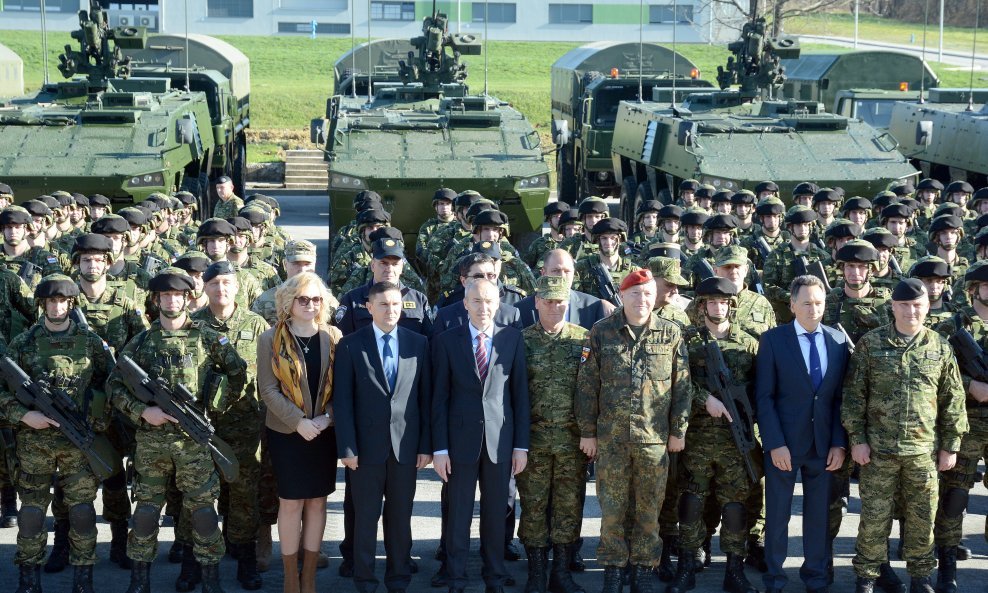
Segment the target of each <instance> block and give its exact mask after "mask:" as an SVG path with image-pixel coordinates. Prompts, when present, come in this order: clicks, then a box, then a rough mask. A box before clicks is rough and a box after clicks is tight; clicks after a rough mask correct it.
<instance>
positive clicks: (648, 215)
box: [628, 200, 662, 251]
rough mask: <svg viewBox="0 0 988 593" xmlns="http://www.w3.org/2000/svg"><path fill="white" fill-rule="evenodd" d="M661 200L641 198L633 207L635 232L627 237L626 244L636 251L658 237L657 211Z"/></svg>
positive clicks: (660, 205)
mask: <svg viewBox="0 0 988 593" xmlns="http://www.w3.org/2000/svg"><path fill="white" fill-rule="evenodd" d="M661 210H662V202H660V201H658V200H642V201H641V202H639V203H638V208H636V209H635V232H634V233H633V234H632V235H631V236H630V237H628V244H629V245H631V246H632V247H634V248H637V250H638V251H641V250H642V249H643V248H644V247H645V246H647V245H648V244H649V243H651V242H653V241H657V240H658V237H659V230H660V229H659V212H660V211H661Z"/></svg>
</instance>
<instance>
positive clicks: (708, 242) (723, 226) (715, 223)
mask: <svg viewBox="0 0 988 593" xmlns="http://www.w3.org/2000/svg"><path fill="white" fill-rule="evenodd" d="M737 228H738V220H737V219H736V218H734V215H733V214H714V215H713V216H711V217H710V218H708V219H707V220H706V222H704V223H703V244H704V246H703V247H701V248H700V250H699V251H697V252H696V253H694V254H693V255H691V256H690V258H689V259H688V260H687V261H686V264H685V265H684V268H685V273H686V277H687V278H689V279H690V280H692V284H693V286H696V285H697V284H699V283H700V280H702V278H701V277H700V273H699V272H698V268H699V267H700V262H702V261H706V262H707V263H708V264H709V265H710V266H713V265H714V260H715V259H716V257H717V254H718V253H719V252H720V251H721V250H722V249H723V248H724V247H726V246H728V245H731V244H733V243H735V242H736V237H737Z"/></svg>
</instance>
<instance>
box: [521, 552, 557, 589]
mask: <svg viewBox="0 0 988 593" xmlns="http://www.w3.org/2000/svg"><path fill="white" fill-rule="evenodd" d="M525 553H526V554H527V555H528V580H527V581H526V582H525V593H545V591H546V589H545V587H546V579H547V576H546V563H547V562H548V561H549V551H548V549H547V548H536V547H532V546H525ZM553 562H555V559H553Z"/></svg>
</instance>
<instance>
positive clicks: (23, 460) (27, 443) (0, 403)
mask: <svg viewBox="0 0 988 593" xmlns="http://www.w3.org/2000/svg"><path fill="white" fill-rule="evenodd" d="M78 295H79V288H78V287H77V286H76V285H75V283H74V282H73V281H72V279H70V278H69V277H67V276H64V275H61V274H56V275H52V276H46V277H45V278H44V279H43V280H42V281H41V282H40V283H39V284H38V287H37V289H36V290H35V292H34V296H35V299H37V302H38V304H39V306H40V307H41V309H42V314H43V318H42V320H41V321H39V322H38V323H36V324H35V325H33V326H31V328H30V329H29V330H28V331H26V332H24V333H22V334H21V335H19V336H18V337H17V338H15V339H14V340H13V341H11V343H10V347H9V348H8V350H7V356H10V357H11V358H12V359H13V360H14V362H15V363H17V365H18V366H20V367H21V368H22V369H23V370H24V372H25V373H27V374H28V375H29V376H30V377H31V378H32V379H33V380H35V381H40V380H44V381H46V382H48V383H49V385H50V386H51V387H52V388H54V389H62V390H65V393H66V395H68V397H69V398H70V399H71V400H72V401H73V402H74V403H75V404H76V406H78V410H80V411H83V413H85V414H86V418H84V420H85V421H86V422H87V423H89V424H90V426H92V428H93V430H95V431H96V432H102V431H104V430H105V429H106V426H107V423H108V422H109V404H108V401H107V398H106V394H105V392H104V391H103V385H104V383H105V381H106V377H107V375H108V374H109V372H110V368H111V367H112V366H113V359H112V357H111V355H110V349H109V347H108V346H107V345H106V343H105V342H104V341H103V340H102V339H100V337H99V336H97V335H96V334H94V333H92V332H91V331H88V330H86V329H83V328H82V327H80V326H79V325H77V324H76V323H75V322H73V321H71V320H70V319H69V311H70V310H71V309H72V307H73V306H74V304H75V298H76V297H77V296H78ZM0 409H2V411H3V416H4V418H6V419H7V420H8V421H10V422H19V423H22V424H24V425H25V426H26V427H27V428H24V427H20V429H19V430H18V431H17V459H18V461H19V463H20V473H19V475H18V478H17V488H18V493H19V494H20V498H21V511H20V517H19V522H18V533H17V553H16V555H15V557H14V562H15V563H16V564H18V565H19V567H20V585H19V587H18V589H17V590H18V591H19V592H20V593H41V561H42V560H43V559H44V555H45V546H46V544H47V539H48V534H47V532H46V531H45V528H44V524H45V514H46V512H47V510H48V505H49V504H50V503H51V501H52V495H51V491H50V488H51V483H52V478H53V476H54V475H55V474H56V472H58V474H59V483H60V485H61V486H62V489H63V491H64V493H65V503H66V505H67V506H68V508H69V511H68V517H69V529H68V539H69V541H70V542H71V544H72V546H71V554H70V559H69V560H70V562H71V563H72V565H73V567H74V568H75V574H74V575H73V583H72V590H73V591H74V592H76V593H92V591H93V564H95V563H96V509H95V507H94V506H93V501H94V500H95V499H96V489H97V487H98V486H99V481H98V480H97V478H96V476H95V475H94V473H93V471H92V469H91V468H90V466H89V463H88V462H87V461H86V458H85V456H84V455H83V454H82V452H81V451H79V449H78V448H77V447H76V446H75V445H73V444H72V443H71V442H70V441H69V440H68V439H67V438H66V437H65V436H64V435H63V434H62V433H61V432H60V431H59V430H58V429H57V428H55V426H54V424H53V422H54V421H53V420H52V419H51V418H48V417H46V416H45V415H44V414H42V413H41V412H38V411H34V410H29V409H28V408H27V407H25V406H24V405H23V404H21V403H20V402H19V401H18V400H17V399H15V398H14V396H13V394H12V393H11V392H10V391H9V389H8V385H7V383H6V382H5V383H4V389H3V390H0ZM29 429H30V430H29Z"/></svg>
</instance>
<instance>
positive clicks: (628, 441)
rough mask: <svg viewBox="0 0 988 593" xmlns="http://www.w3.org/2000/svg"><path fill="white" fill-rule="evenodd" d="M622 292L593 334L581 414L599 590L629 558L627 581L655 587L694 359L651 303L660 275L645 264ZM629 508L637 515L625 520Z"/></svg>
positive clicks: (615, 591)
mask: <svg viewBox="0 0 988 593" xmlns="http://www.w3.org/2000/svg"><path fill="white" fill-rule="evenodd" d="M621 299H622V302H623V305H622V306H621V307H619V308H618V309H617V310H616V311H615V312H614V313H613V314H611V315H610V316H609V317H607V318H605V319H602V320H601V321H599V322H597V323H596V324H595V325H594V326H593V328H592V329H591V330H590V335H589V336H588V337H587V341H586V345H585V346H584V348H583V354H582V356H581V364H580V370H579V373H578V377H577V393H576V420H577V424H578V426H579V429H580V448H581V449H582V450H583V452H584V453H586V454H587V455H588V456H589V457H596V458H597V464H596V465H597V495H598V498H599V500H600V506H601V528H600V546H599V548H598V549H597V559H598V561H599V562H600V563H601V564H603V565H604V588H603V592H604V593H620V591H621V580H622V579H621V568H622V567H623V566H625V564H628V563H629V561H630V564H631V591H632V592H633V593H651V591H653V588H652V568H653V567H654V566H655V565H656V564H657V563H658V560H659V556H660V550H659V547H660V545H661V544H660V541H659V534H658V527H659V508H660V507H661V504H662V497H663V496H664V494H665V486H666V477H667V473H668V468H669V461H668V457H667V456H666V452H667V451H668V452H673V453H675V452H678V451H681V450H682V448H683V445H684V440H683V439H684V437H685V434H686V426H687V420H688V415H689V408H690V403H691V399H690V398H691V390H690V384H689V379H690V373H689V361H688V359H687V356H686V344H685V341H684V340H683V333H682V330H680V329H679V326H677V325H676V324H675V323H672V322H669V321H665V320H663V319H660V318H659V317H658V316H657V315H654V314H653V312H652V307H653V306H654V304H655V282H654V279H653V278H652V274H651V273H649V272H648V270H636V271H635V272H633V273H631V274H629V275H628V276H627V277H626V278H625V279H624V281H623V282H622V283H621ZM631 500H633V501H634V502H633V503H632V502H631ZM629 507H633V508H629ZM629 512H630V513H631V517H632V518H633V520H632V522H631V525H630V526H629V527H628V528H626V526H625V519H626V517H627V516H628V513H629Z"/></svg>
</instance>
